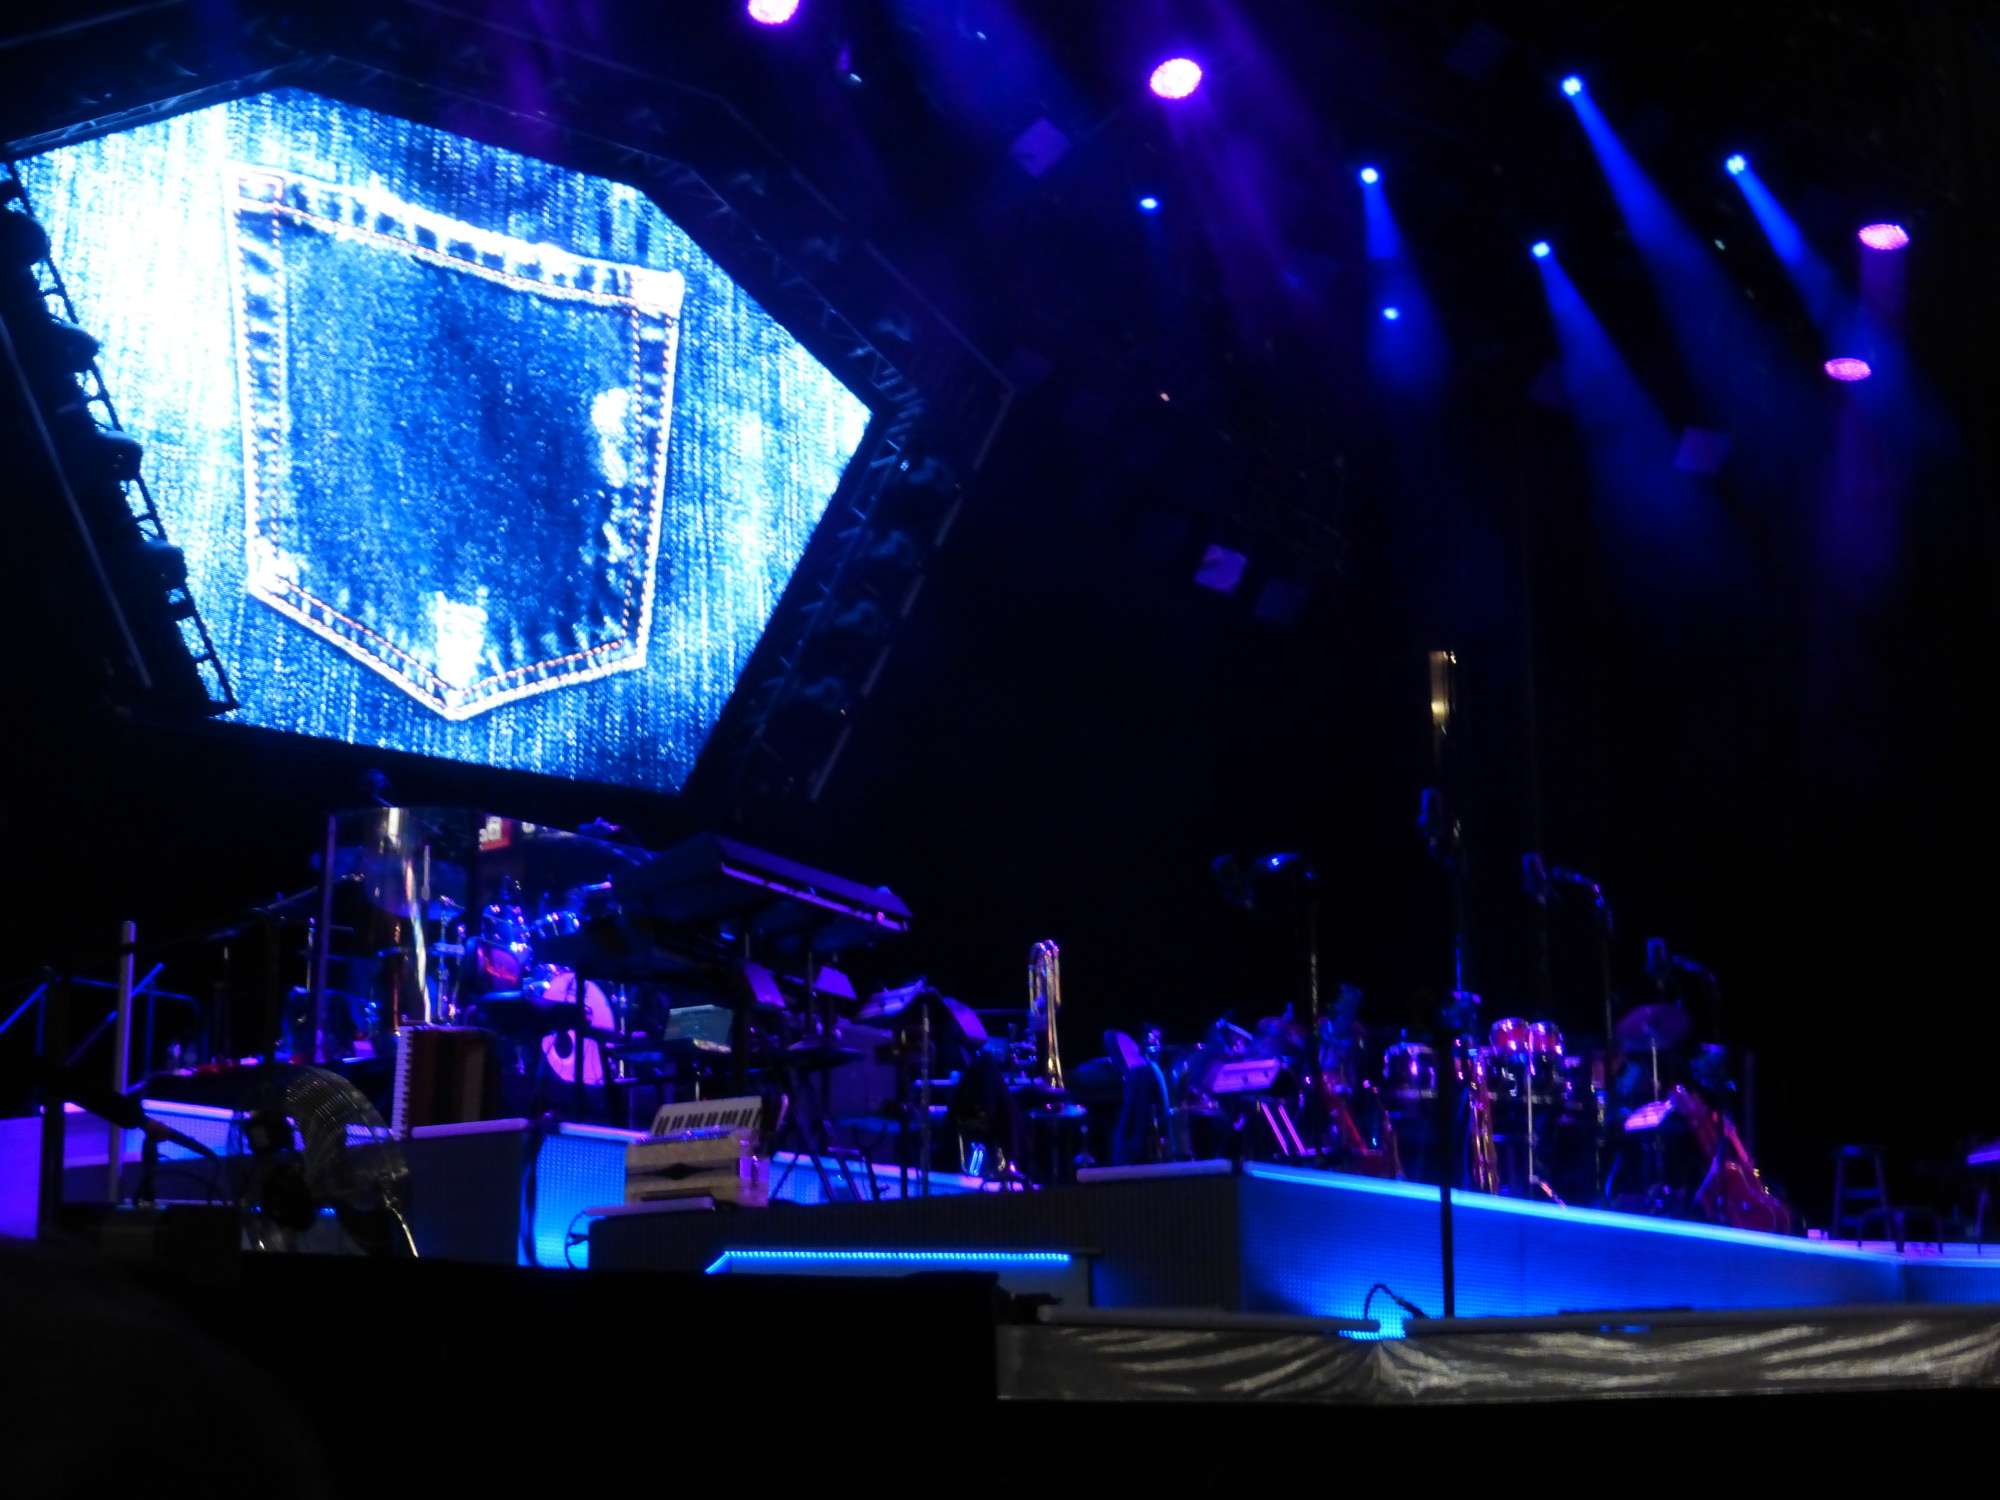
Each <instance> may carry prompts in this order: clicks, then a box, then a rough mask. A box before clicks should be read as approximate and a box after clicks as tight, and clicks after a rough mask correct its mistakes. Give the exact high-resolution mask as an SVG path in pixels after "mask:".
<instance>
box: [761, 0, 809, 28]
mask: <svg viewBox="0 0 2000 1500" xmlns="http://www.w3.org/2000/svg"><path fill="white" fill-rule="evenodd" d="M798 13H799V0H750V19H751V20H753V21H755V22H756V23H757V24H758V25H759V26H782V25H784V24H785V23H786V22H787V21H789V20H791V18H792V17H793V16H795V15H797V14H798Z"/></svg>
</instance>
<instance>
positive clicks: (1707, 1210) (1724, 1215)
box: [1668, 1084, 1792, 1234]
mask: <svg viewBox="0 0 2000 1500" xmlns="http://www.w3.org/2000/svg"><path fill="white" fill-rule="evenodd" d="M1668 1108H1669V1109H1670V1110H1671V1111H1672V1112H1673V1113H1674V1114H1677V1115H1681V1116H1684V1117H1685V1118H1686V1120H1687V1122H1688V1128H1689V1129H1690V1130H1692V1131H1693V1132H1694V1138H1695V1144H1696V1145H1697V1146H1699V1147H1700V1149H1701V1152H1702V1154H1703V1155H1705V1156H1706V1157H1707V1158H1708V1173H1707V1175H1706V1176H1704V1177H1703V1178H1702V1179H1701V1186H1700V1187H1698V1188H1696V1189H1695V1190H1694V1201H1695V1206H1696V1207H1697V1208H1699V1209H1700V1210H1701V1211H1702V1213H1703V1214H1704V1215H1705V1216H1706V1217H1707V1218H1708V1219H1709V1221H1710V1222H1712V1223H1716V1224H1727V1225H1728V1226H1729V1227H1730V1228H1732V1229H1761V1230H1764V1231H1766V1232H1768V1233H1772V1234H1790V1233H1791V1231H1792V1211H1791V1209H1790V1208H1788V1207H1786V1205H1785V1201H1784V1199H1782V1198H1780V1197H1779V1196H1778V1195H1777V1194H1776V1193H1774V1192H1772V1191H1771V1190H1770V1189H1769V1188H1768V1187H1766V1186H1764V1179H1763V1175H1762V1174H1761V1173H1759V1172H1758V1170H1757V1164H1756V1163H1755V1162H1753V1161H1752V1160H1751V1159H1750V1152H1749V1151H1748V1149H1747V1148H1745V1146H1744V1144H1743V1138H1742V1137H1741V1136H1739V1135H1738V1134H1737V1133H1736V1124H1735V1122H1734V1121H1733V1120H1731V1119H1730V1118H1729V1116H1727V1115H1725V1114H1723V1113H1722V1111H1720V1110H1718V1109H1715V1108H1712V1107H1711V1106H1710V1105H1709V1104H1708V1103H1707V1102H1706V1101H1705V1100H1703V1099H1701V1098H1699V1097H1697V1096H1696V1095H1695V1094H1694V1093H1692V1092H1691V1091H1690V1090H1689V1089H1688V1088H1687V1087H1686V1086H1685V1085H1683V1084H1675V1085H1674V1091H1673V1093H1672V1094H1671V1095H1669V1096H1668Z"/></svg>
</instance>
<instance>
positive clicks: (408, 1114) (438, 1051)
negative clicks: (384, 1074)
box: [389, 1026, 500, 1138]
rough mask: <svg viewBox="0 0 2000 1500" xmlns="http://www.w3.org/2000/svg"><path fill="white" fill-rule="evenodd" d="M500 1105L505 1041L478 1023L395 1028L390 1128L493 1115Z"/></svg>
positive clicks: (400, 1130)
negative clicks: (394, 1081)
mask: <svg viewBox="0 0 2000 1500" xmlns="http://www.w3.org/2000/svg"><path fill="white" fill-rule="evenodd" d="M499 1109H500V1041H499V1038H498V1037H496V1036H495V1035H494V1034H493V1033H492V1032H490V1031H484V1030H481V1029H480V1028H479V1027H476V1026H406V1027H404V1028H403V1029H402V1030H401V1031H398V1032H397V1033H396V1093H395V1099H394V1103H393V1105H392V1107H391V1109H390V1115H389V1128H390V1130H391V1131H392V1132H393V1133H394V1134H395V1135H397V1136H399V1137H403V1138H407V1137H408V1136H409V1134H410V1132H411V1131H412V1130H415V1129H416V1128H417V1127H418V1126H421V1125H463V1124H467V1123H469V1122H470V1121H473V1120H489V1119H491V1118H492V1117H493V1116H494V1115H495V1114H497V1113H498V1112H499Z"/></svg>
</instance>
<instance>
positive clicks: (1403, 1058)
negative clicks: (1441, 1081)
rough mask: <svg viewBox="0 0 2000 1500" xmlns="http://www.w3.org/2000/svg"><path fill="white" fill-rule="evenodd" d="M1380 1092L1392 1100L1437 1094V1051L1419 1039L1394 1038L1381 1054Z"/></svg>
mask: <svg viewBox="0 0 2000 1500" xmlns="http://www.w3.org/2000/svg"><path fill="white" fill-rule="evenodd" d="M1382 1096H1383V1097H1384V1098H1385V1099H1388V1100H1391V1101H1392V1102H1394V1103H1396V1104H1418V1103H1422V1102H1423V1101H1424V1100H1427V1099H1435V1098H1436V1097H1437V1054H1436V1053H1434V1052H1432V1051H1431V1049H1430V1047H1429V1046H1427V1045H1426V1044H1425V1043H1423V1042H1397V1043H1396V1044H1395V1045H1394V1046H1392V1047H1390V1048H1389V1050H1388V1051H1386V1052H1384V1053H1383V1054H1382Z"/></svg>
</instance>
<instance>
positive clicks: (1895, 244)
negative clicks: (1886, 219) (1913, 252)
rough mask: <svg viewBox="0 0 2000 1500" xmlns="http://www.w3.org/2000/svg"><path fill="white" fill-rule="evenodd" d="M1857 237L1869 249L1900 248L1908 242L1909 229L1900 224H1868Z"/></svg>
mask: <svg viewBox="0 0 2000 1500" xmlns="http://www.w3.org/2000/svg"><path fill="white" fill-rule="evenodd" d="M1859 238H1860V240H1861V243H1862V244H1864V245H1866V246H1867V247H1868V248H1869V249H1870V250H1900V249H1902V248H1903V247H1904V246H1905V245H1907V244H1909V243H1910V231H1909V230H1907V229H1905V228H1904V227H1903V226H1902V225H1901V224H1869V225H1867V226H1865V227H1864V228H1863V229H1862V230H1861V231H1860V234H1859Z"/></svg>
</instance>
